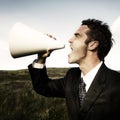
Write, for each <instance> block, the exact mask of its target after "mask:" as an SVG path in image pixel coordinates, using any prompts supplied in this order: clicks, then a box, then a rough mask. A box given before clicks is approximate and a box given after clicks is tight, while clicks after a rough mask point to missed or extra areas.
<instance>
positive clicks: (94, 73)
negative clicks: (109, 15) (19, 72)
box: [29, 19, 120, 120]
mask: <svg viewBox="0 0 120 120" xmlns="http://www.w3.org/2000/svg"><path fill="white" fill-rule="evenodd" d="M69 43H70V47H71V53H70V54H69V55H68V62H69V63H77V64H78V65H79V67H78V68H72V69H70V70H69V71H68V72H67V74H66V76H65V77H64V78H62V79H57V80H51V79H49V78H48V76H47V72H46V67H45V60H46V57H47V56H49V54H50V52H49V51H48V53H45V54H42V53H41V54H39V56H38V59H37V60H36V61H35V62H34V63H33V64H32V65H29V72H30V75H31V78H32V83H33V87H34V89H35V91H36V92H37V93H39V94H41V95H44V96H47V97H63V98H66V104H67V107H68V113H69V117H70V120H120V74H119V73H118V72H116V71H113V70H110V69H109V68H107V67H106V65H105V64H104V58H105V56H106V55H107V54H108V53H109V51H110V49H111V47H112V35H111V32H110V30H109V27H108V25H106V24H105V23H103V22H102V21H99V20H95V19H87V20H84V21H82V24H81V26H80V27H79V28H78V29H77V30H76V32H75V33H74V35H73V37H72V38H71V39H70V40H69ZM82 79H83V80H84V82H85V84H86V94H83V93H85V91H84V92H83V90H81V85H82ZM82 95H83V96H82Z"/></svg>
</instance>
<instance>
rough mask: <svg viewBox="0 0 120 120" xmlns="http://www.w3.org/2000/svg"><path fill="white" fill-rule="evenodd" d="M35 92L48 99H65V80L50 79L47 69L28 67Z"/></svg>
mask: <svg viewBox="0 0 120 120" xmlns="http://www.w3.org/2000/svg"><path fill="white" fill-rule="evenodd" d="M28 69H29V73H30V76H31V79H32V84H33V88H34V90H35V91H36V92H37V93H38V94H41V95H43V96H46V97H65V78H61V79H56V80H52V79H49V78H48V75H47V71H46V68H43V69H36V68H33V67H32V65H29V66H28Z"/></svg>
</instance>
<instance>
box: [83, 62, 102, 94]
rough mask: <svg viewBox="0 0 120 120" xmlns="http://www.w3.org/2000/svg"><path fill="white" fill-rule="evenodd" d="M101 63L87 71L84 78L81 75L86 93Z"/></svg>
mask: <svg viewBox="0 0 120 120" xmlns="http://www.w3.org/2000/svg"><path fill="white" fill-rule="evenodd" d="M102 63H103V62H102V61H101V62H100V63H99V64H98V65H97V66H95V67H94V68H93V69H92V70H91V71H89V72H88V73H87V74H86V75H85V76H84V75H83V73H81V77H82V78H83V80H84V82H85V84H86V92H87V91H88V89H89V87H90V85H91V83H92V81H93V79H94V78H95V75H96V74H97V72H98V70H99V68H100V67H101V65H102Z"/></svg>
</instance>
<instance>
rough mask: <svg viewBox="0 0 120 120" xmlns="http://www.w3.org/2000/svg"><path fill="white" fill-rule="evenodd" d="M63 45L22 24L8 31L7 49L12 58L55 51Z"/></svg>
mask: <svg viewBox="0 0 120 120" xmlns="http://www.w3.org/2000/svg"><path fill="white" fill-rule="evenodd" d="M64 47H65V45H64V44H63V43H62V42H60V41H57V40H54V39H53V38H50V37H49V36H47V35H45V34H43V33H41V32H38V31H36V30H34V29H32V28H30V27H28V26H26V25H24V24H22V23H16V24H15V25H14V26H13V27H12V29H11V30H10V36H9V48H10V53H11V56H12V57H13V58H17V57H23V56H27V55H33V54H37V53H40V52H41V51H46V50H57V49H61V48H64Z"/></svg>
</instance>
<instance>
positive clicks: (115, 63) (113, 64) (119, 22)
mask: <svg viewBox="0 0 120 120" xmlns="http://www.w3.org/2000/svg"><path fill="white" fill-rule="evenodd" d="M111 31H112V34H113V39H114V41H115V42H114V44H113V48H112V49H111V51H110V53H109V54H108V56H107V58H106V64H107V65H108V66H109V67H110V68H112V69H115V70H120V56H119V54H120V16H119V17H118V18H117V19H116V20H115V21H114V22H113V24H112V26H111Z"/></svg>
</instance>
